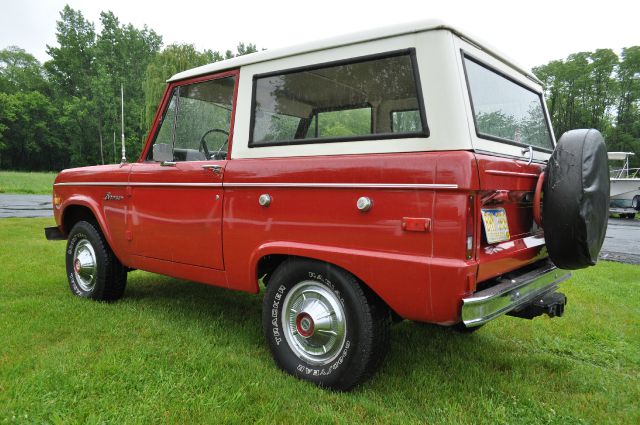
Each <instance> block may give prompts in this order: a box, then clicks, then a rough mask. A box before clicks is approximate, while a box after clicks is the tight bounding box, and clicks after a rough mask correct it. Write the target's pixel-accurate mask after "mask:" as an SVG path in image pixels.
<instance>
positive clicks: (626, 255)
mask: <svg viewBox="0 0 640 425" xmlns="http://www.w3.org/2000/svg"><path fill="white" fill-rule="evenodd" d="M600 258H602V259H605V260H611V261H619V262H622V263H630V264H640V220H639V219H638V218H636V219H635V220H631V219H629V218H610V219H609V226H608V227H607V235H606V236H605V238H604V245H602V250H601V251H600Z"/></svg>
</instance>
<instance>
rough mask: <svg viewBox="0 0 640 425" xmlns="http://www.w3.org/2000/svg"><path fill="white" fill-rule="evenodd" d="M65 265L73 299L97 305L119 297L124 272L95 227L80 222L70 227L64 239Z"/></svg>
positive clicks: (121, 291)
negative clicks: (98, 301) (78, 298)
mask: <svg viewBox="0 0 640 425" xmlns="http://www.w3.org/2000/svg"><path fill="white" fill-rule="evenodd" d="M66 264H67V278H68V280H69V287H70V288H71V291H72V292H73V293H74V294H75V295H77V296H79V297H83V298H91V299H94V300H100V301H114V300H117V299H119V298H121V297H122V295H123V293H124V288H125V286H126V283H127V271H126V269H125V267H124V266H123V265H122V264H121V263H120V261H118V259H117V258H116V256H115V255H114V254H113V251H111V248H110V247H109V245H108V244H107V242H106V240H105V239H104V236H103V235H102V232H100V230H99V228H98V226H97V225H96V224H94V223H91V222H88V221H79V222H78V223H76V224H75V226H73V228H72V229H71V232H69V237H68V239H67V250H66Z"/></svg>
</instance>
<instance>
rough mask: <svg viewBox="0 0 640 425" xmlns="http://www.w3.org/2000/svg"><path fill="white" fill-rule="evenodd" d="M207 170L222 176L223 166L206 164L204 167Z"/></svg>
mask: <svg viewBox="0 0 640 425" xmlns="http://www.w3.org/2000/svg"><path fill="white" fill-rule="evenodd" d="M202 168H204V169H205V170H211V171H213V172H214V173H216V174H220V173H221V172H222V165H216V164H205V165H203V166H202Z"/></svg>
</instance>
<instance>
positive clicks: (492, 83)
mask: <svg viewBox="0 0 640 425" xmlns="http://www.w3.org/2000/svg"><path fill="white" fill-rule="evenodd" d="M464 67H465V72H466V76H467V82H468V85H469V94H470V96H471V104H472V107H473V115H474V120H475V126H476V132H477V134H478V137H483V138H488V139H492V140H497V141H504V142H507V143H516V144H522V145H531V146H536V147H540V148H545V149H553V143H552V141H551V135H550V132H549V127H548V125H547V120H546V117H545V114H544V109H543V107H542V96H541V95H540V94H539V93H536V92H534V91H532V90H530V89H529V88H526V87H524V86H522V85H520V84H518V83H516V82H515V81H513V80H511V79H509V78H507V77H505V76H503V75H502V74H500V73H498V72H496V71H494V70H492V69H490V68H488V67H487V66H485V65H483V64H481V63H479V62H477V61H476V60H475V59H472V58H470V57H468V56H465V57H464Z"/></svg>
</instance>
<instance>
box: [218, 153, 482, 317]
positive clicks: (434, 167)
mask: <svg viewBox="0 0 640 425" xmlns="http://www.w3.org/2000/svg"><path fill="white" fill-rule="evenodd" d="M439 170H442V171H441V172H440V171H439ZM224 182H225V211H224V223H223V244H224V247H225V266H226V270H227V273H228V276H229V279H228V282H229V286H230V287H231V288H234V289H240V290H245V291H252V292H255V291H257V282H256V275H255V267H254V266H253V265H252V266H251V267H247V266H246V265H247V264H246V262H247V260H246V258H247V256H249V257H253V258H254V260H253V261H254V263H257V260H258V259H259V258H260V257H262V256H263V255H267V254H287V255H299V256H307V257H312V258H317V259H320V260H323V261H328V262H331V263H333V264H337V265H339V266H340V267H343V268H345V269H346V270H349V271H350V272H351V273H353V274H354V275H356V276H357V277H358V278H360V279H361V280H362V281H364V282H366V283H367V285H369V287H371V288H372V289H373V290H374V291H375V292H376V293H377V294H378V295H379V296H380V297H382V298H383V299H384V300H385V301H386V302H387V303H388V304H389V305H390V306H391V307H392V308H393V309H394V310H395V311H396V312H397V313H398V314H400V315H402V316H403V317H406V318H410V319H415V320H429V319H430V318H431V314H432V313H431V308H432V307H431V304H432V303H431V302H430V300H431V299H432V298H433V299H436V298H437V299H438V303H440V302H443V300H440V297H439V292H440V291H441V289H440V288H441V287H449V286H455V287H457V288H461V289H459V290H454V292H459V293H462V292H464V286H465V278H466V274H465V273H462V274H461V275H460V277H458V276H456V274H455V273H452V270H451V269H450V267H453V268H457V267H459V266H460V264H455V265H454V264H453V262H449V261H442V264H440V263H441V260H442V259H443V257H449V258H461V256H463V255H464V242H465V237H464V228H463V227H462V226H460V223H461V222H464V220H465V211H466V199H467V193H468V192H469V191H472V190H474V189H477V187H478V178H477V171H476V167H475V158H474V155H473V154H471V153H469V152H464V151H461V152H429V153H411V154H406V153H403V154H378V155H348V156H335V157H301V158H282V159H280V158H273V159H255V160H253V159H242V160H232V161H229V163H228V165H227V169H226V171H225V177H224ZM238 183H240V184H247V185H250V184H252V183H272V184H277V183H294V184H301V185H303V184H305V183H312V184H327V185H330V184H335V183H347V184H353V185H354V187H349V188H309V187H301V188H298V187H293V188H292V187H278V186H272V187H251V186H249V187H235V186H234V184H238ZM362 183H366V184H376V183H379V184H394V183H395V184H450V185H457V186H458V189H387V188H357V186H358V184H362ZM263 193H267V194H269V195H270V196H271V198H272V202H271V205H270V206H269V207H261V206H260V205H259V204H258V198H259V196H260V195H261V194H263ZM361 196H367V197H369V198H370V199H371V200H372V201H373V208H372V209H371V210H370V211H368V212H364V213H363V212H360V211H359V210H358V209H357V208H356V201H357V199H358V198H359V197H361ZM436 203H438V205H439V207H438V209H437V211H436V209H435V208H434V205H435V204H436ZM403 217H423V218H428V219H432V229H433V231H432V232H407V231H405V230H404V229H403V228H402V219H403ZM256 247H260V248H259V249H258V252H257V253H256ZM275 247H278V249H276V248H275ZM433 264H436V265H438V266H439V267H438V268H437V271H436V275H435V276H433V275H432V273H433V272H432V270H431V266H432V265H433ZM471 267H473V266H471ZM430 282H431V285H430ZM446 290H448V289H446ZM458 301H459V299H455V300H453V301H446V302H448V303H450V304H452V305H455V307H453V309H457V304H458ZM450 320H454V319H450Z"/></svg>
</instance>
